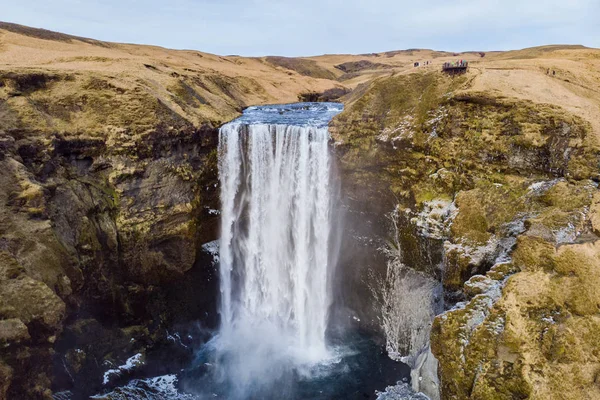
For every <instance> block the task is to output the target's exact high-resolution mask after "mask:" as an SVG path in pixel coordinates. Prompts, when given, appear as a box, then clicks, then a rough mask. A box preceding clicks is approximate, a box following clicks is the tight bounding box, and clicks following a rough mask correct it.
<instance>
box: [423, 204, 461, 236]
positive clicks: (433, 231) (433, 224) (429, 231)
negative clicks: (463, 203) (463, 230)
mask: <svg viewBox="0 0 600 400" xmlns="http://www.w3.org/2000/svg"><path fill="white" fill-rule="evenodd" d="M457 212H458V209H457V208H456V206H455V204H454V202H452V201H449V200H441V199H435V200H431V201H426V202H424V203H423V209H422V210H421V212H419V213H418V214H417V215H416V216H415V217H413V218H412V219H411V222H412V223H413V224H415V225H416V226H417V230H418V231H419V234H420V235H422V236H425V237H429V238H432V239H443V238H444V237H446V236H447V231H448V228H449V227H450V224H451V222H452V220H454V217H455V216H456V214H457Z"/></svg>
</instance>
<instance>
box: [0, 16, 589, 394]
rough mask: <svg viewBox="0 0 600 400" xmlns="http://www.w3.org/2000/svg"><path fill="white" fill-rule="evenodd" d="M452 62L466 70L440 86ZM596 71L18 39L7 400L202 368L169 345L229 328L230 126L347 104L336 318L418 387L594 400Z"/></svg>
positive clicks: (14, 39) (340, 145) (5, 176)
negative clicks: (120, 371) (380, 338)
mask: <svg viewBox="0 0 600 400" xmlns="http://www.w3.org/2000/svg"><path fill="white" fill-rule="evenodd" d="M456 57H460V58H464V59H468V60H470V62H471V64H470V65H471V67H470V71H469V72H468V73H467V74H466V75H464V76H459V77H454V78H451V77H448V76H445V75H442V73H441V72H440V71H439V69H440V67H441V65H442V64H443V62H446V61H449V60H453V59H455V58H456ZM422 60H430V61H431V63H430V65H428V66H426V67H423V68H418V69H415V68H413V63H414V61H422ZM599 64H600V52H599V51H598V50H594V49H586V48H579V47H575V48H573V47H560V46H558V47H557V46H554V47H552V46H550V47H544V48H536V49H526V50H522V51H516V52H506V53H489V54H487V55H486V56H485V57H483V58H482V57H481V55H480V54H478V53H466V54H460V55H454V54H452V53H445V52H435V51H430V50H412V51H400V52H390V53H381V54H370V55H329V56H320V57H311V58H302V59H288V58H281V57H265V58H243V57H236V56H228V57H222V56H217V55H212V54H206V53H201V52H197V51H175V50H168V49H163V48H158V47H152V46H138V45H129V44H117V43H106V42H100V41H96V40H91V39H86V38H79V37H73V36H69V35H64V34H60V33H55V32H49V31H44V30H39V29H33V28H28V27H22V26H19V25H14V24H7V23H0V185H1V187H2V188H3V190H1V191H0V294H1V295H0V342H1V344H2V348H1V350H0V354H1V356H2V357H1V361H0V398H32V399H33V398H46V399H49V398H51V394H52V390H59V389H65V388H71V387H74V382H78V386H77V388H75V389H73V390H75V391H77V390H79V391H80V392H77V393H76V394H79V395H85V394H89V393H92V392H94V391H95V390H97V389H98V388H99V387H101V385H102V381H101V376H102V373H103V372H104V371H105V370H106V369H108V368H109V367H110V366H111V365H119V364H121V363H122V362H123V361H124V360H125V359H126V358H127V357H129V356H130V355H131V354H135V353H141V354H142V355H143V357H145V358H146V357H147V358H152V357H155V358H160V357H161V351H166V352H171V354H174V353H173V352H175V351H177V352H178V353H177V354H178V356H180V357H178V358H180V359H182V360H184V359H185V358H186V357H191V356H192V355H191V354H189V353H186V352H185V350H182V347H181V346H175V347H173V346H171V344H172V343H171V341H170V340H169V339H168V337H169V332H170V330H172V329H173V327H175V326H178V324H180V323H184V322H189V321H193V320H198V319H199V320H200V322H201V324H202V325H203V327H207V328H210V327H214V324H215V322H216V319H217V317H216V312H215V301H216V298H217V290H218V289H217V287H216V286H215V285H216V278H215V276H214V274H215V270H214V265H213V262H212V255H211V254H210V251H208V250H207V247H206V244H207V243H209V242H211V241H212V240H214V239H216V237H217V224H218V215H217V213H216V212H215V210H217V209H218V208H219V204H218V193H217V190H218V187H217V184H218V182H217V170H216V168H217V165H216V161H217V160H216V145H217V140H218V138H217V129H218V127H219V126H220V125H221V124H222V123H223V122H226V121H228V120H231V119H232V118H235V117H236V116H238V115H239V113H240V111H241V110H242V109H243V108H244V107H246V106H249V105H254V104H265V103H282V102H293V101H296V100H297V99H298V98H299V96H306V95H307V94H308V95H312V94H314V93H316V94H317V97H319V96H322V95H325V93H329V95H331V94H332V93H333V94H335V96H340V95H344V97H342V98H341V99H342V101H343V102H344V103H345V104H346V111H345V112H344V113H342V114H341V115H339V116H338V117H337V118H336V119H335V120H334V121H333V123H332V127H331V130H332V134H333V137H334V141H335V151H336V154H337V156H338V158H339V164H340V170H341V174H342V177H343V191H344V195H345V206H346V208H347V210H348V221H349V222H348V227H349V229H348V232H349V234H348V237H346V238H345V244H344V245H345V246H347V247H346V248H347V249H353V250H354V251H346V252H344V257H343V259H342V260H341V265H342V266H343V267H344V268H345V269H346V270H347V271H353V273H352V274H350V273H347V274H346V275H345V276H346V278H345V279H346V280H347V282H346V283H347V285H346V286H345V287H346V289H345V291H344V292H343V293H340V299H341V300H340V301H341V302H342V303H344V304H345V305H349V306H352V307H354V308H356V309H357V310H359V312H362V313H363V314H364V315H361V317H363V318H364V319H363V323H364V325H365V327H367V328H369V329H375V330H381V331H383V332H384V333H385V334H386V335H388V349H389V350H390V351H391V352H395V355H396V356H398V357H404V358H403V359H404V360H405V361H407V362H408V363H409V364H411V366H412V367H413V368H414V369H415V371H416V375H415V377H417V378H418V377H419V376H421V377H425V379H424V381H427V382H429V383H428V385H429V386H428V387H425V383H423V386H422V387H421V388H420V389H423V390H430V391H435V390H436V389H437V387H436V385H440V387H441V393H442V397H443V398H496V397H493V396H494V393H496V392H497V393H501V394H502V395H503V396H505V397H506V398H517V397H518V396H523V397H525V398H526V397H527V396H530V397H533V398H549V397H552V396H555V395H556V396H559V395H561V396H562V395H564V396H567V397H565V398H569V397H568V396H571V398H586V396H587V398H593V397H594V396H597V395H598V390H600V389H598V388H599V386H598V384H597V380H598V378H597V376H598V374H599V373H600V364H599V360H598V358H597V356H598V354H597V349H598V343H596V342H595V339H594V338H595V336H594V335H593V332H594V331H595V330H596V329H597V324H598V321H597V319H598V318H597V316H598V309H597V307H596V306H597V303H598V300H597V299H596V297H597V295H596V292H597V291H596V290H595V286H594V285H596V283H595V282H596V281H597V278H598V277H597V275H598V271H599V269H598V246H597V238H598V237H597V234H598V233H599V232H598V226H597V225H598V220H599V218H600V215H598V213H599V212H600V207H598V204H597V203H598V195H597V183H598V179H599V176H598V165H599V161H600V160H599V151H598V149H599V147H598V137H599V135H600V126H599V125H598V124H599V121H600V116H599V115H598V114H599V110H600V108H599V105H600V88H599V87H600V73H599V72H598V71H600V68H598V67H599V66H600V65H599ZM548 69H549V70H550V73H548V72H549V71H548ZM552 71H554V72H555V73H554V74H552ZM347 92H349V93H348V94H345V93H347ZM329 95H328V96H329ZM334 98H335V97H334ZM365 235H372V237H373V238H374V240H373V241H368V240H367V241H365V240H363V239H361V238H363V237H365ZM382 247H385V248H386V249H387V250H386V251H384V252H381V251H380V250H379V249H380V248H382ZM390 266H391V267H390ZM389 271H396V272H394V273H393V274H392V275H389V274H390V272H389ZM354 272H355V273H354ZM391 277H394V279H391ZM361 282H363V283H364V282H370V283H371V286H378V285H379V286H378V287H377V288H376V290H375V293H374V298H375V299H376V301H373V300H372V293H371V291H370V290H369V289H368V288H365V285H364V284H362V285H361ZM382 282H383V283H382ZM382 288H383V289H382ZM398 290H400V291H402V290H406V291H408V292H409V293H412V294H413V295H414V298H420V299H421V300H422V301H415V302H409V303H408V304H407V303H406V302H403V301H404V300H402V299H400V300H398V299H399V297H398V296H397V293H398ZM382 300H383V301H384V302H385V301H387V303H386V304H388V305H390V307H389V308H388V309H389V310H391V311H393V312H392V313H391V314H390V313H388V314H386V311H385V309H384V310H383V311H382V309H381V307H380V305H381V304H380V303H381V301H382ZM398 310H400V311H402V310H409V311H410V312H411V314H410V315H406V314H403V313H402V312H398ZM415 310H420V311H419V312H415V313H413V311H415ZM440 313H441V314H440ZM438 314H440V315H438ZM436 315H438V316H437V317H436V318H435V322H433V328H432V320H433V318H434V317H435V316H436ZM381 321H388V323H387V328H386V326H382V324H381ZM407 321H408V322H407ZM401 324H402V326H410V327H411V329H407V330H406V331H403V332H399V333H397V334H395V335H394V336H391V335H389V333H390V332H391V331H390V326H391V328H392V331H393V330H397V327H398V326H400V325H401ZM384 325H385V324H384ZM430 331H431V350H432V352H433V354H434V355H435V356H436V357H437V360H439V377H440V382H437V381H436V376H437V373H435V372H433V373H432V372H431V370H432V368H433V369H435V368H434V367H432V366H431V364H435V363H436V361H435V359H434V358H433V356H430V353H429V351H428V347H429V345H428V343H429V335H430V333H429V332H430ZM194 340H196V339H194ZM198 340H200V338H198ZM161 349H162V350H161ZM165 349H166V350H165ZM423 357H426V358H427V357H429V358H428V360H429V361H428V362H425V361H424V359H423ZM423 365H427V366H428V367H427V368H421V367H422V366H423ZM434 366H435V365H434ZM426 370H427V371H429V372H427V371H426ZM419 374H420V375H419ZM557 374H560V375H561V378H557ZM415 381H418V379H416V380H415ZM486 396H487V397H486ZM511 396H512V397H511ZM577 396H579V397H577ZM556 398H560V396H559V397H556Z"/></svg>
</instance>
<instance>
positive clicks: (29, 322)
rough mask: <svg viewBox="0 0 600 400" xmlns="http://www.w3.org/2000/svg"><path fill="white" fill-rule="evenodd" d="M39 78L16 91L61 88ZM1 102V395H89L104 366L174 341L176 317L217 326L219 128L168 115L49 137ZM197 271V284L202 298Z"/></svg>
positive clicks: (25, 92)
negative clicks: (213, 245) (207, 248)
mask: <svg viewBox="0 0 600 400" xmlns="http://www.w3.org/2000/svg"><path fill="white" fill-rule="evenodd" d="M19 76H20V75H19ZM63 78H64V77H57V78H56V81H57V82H65V81H64V80H63ZM4 79H9V80H10V79H11V78H6V77H4ZM15 79H16V78H15ZM32 79H33V78H32ZM13 80H14V79H13ZM42 80H43V85H37V86H36V85H33V84H27V87H26V90H25V89H22V90H20V93H19V96H28V97H32V98H33V97H34V96H35V95H36V94H35V93H37V92H38V91H44V90H47V89H48V88H49V87H52V85H54V84H55V83H54V81H53V80H48V79H42ZM17 81H18V79H17ZM17 81H15V82H17ZM11 82H12V81H11ZM18 82H20V81H18ZM18 82H17V83H18ZM66 82H67V83H60V84H61V85H63V84H68V82H69V81H68V80H67V81H66ZM94 82H95V84H96V85H97V86H98V85H100V86H98V87H99V88H101V89H98V90H105V89H106V90H109V91H110V90H111V89H110V88H111V86H110V85H108V83H107V85H108V86H106V85H105V86H103V85H101V84H100V83H99V80H98V79H96V80H95V81H94ZM13 86H14V85H12V86H11V85H5V86H4V90H9V89H10V88H11V87H13ZM15 87H16V86H15ZM6 88H8V89H6ZM11 90H12V89H11ZM94 90H96V89H94ZM46 96H47V95H46ZM140 98H144V96H143V95H142V94H140ZM146 99H148V98H147V97H146ZM58 103H61V102H60V101H58ZM7 104H8V103H6V102H4V101H3V100H1V99H0V107H4V108H3V110H4V111H3V113H4V114H2V115H1V116H2V117H3V120H7V119H8V120H11V118H13V120H14V125H12V126H11V125H10V124H5V125H4V126H3V128H2V129H1V130H0V143H1V144H2V145H1V146H0V186H1V187H2V188H3V190H2V191H0V341H2V343H3V345H2V349H1V350H0V353H1V354H2V362H3V364H2V366H1V367H0V373H1V374H2V376H3V377H4V378H6V379H2V382H3V384H2V386H1V387H0V393H3V394H5V396H8V398H50V395H51V390H50V389H51V387H53V388H54V389H69V388H71V389H73V390H74V392H75V393H76V394H78V395H81V396H84V395H86V394H90V393H91V392H93V391H94V390H97V388H98V387H100V386H101V385H102V382H101V376H102V373H103V370H104V369H109V368H110V364H111V363H112V364H115V365H119V364H118V363H121V362H123V361H124V360H125V359H127V358H128V357H129V356H131V355H132V354H135V353H137V352H143V353H146V352H147V351H152V349H153V348H155V347H157V346H159V347H160V346H161V343H163V345H168V344H169V343H168V340H167V339H166V338H167V331H168V329H171V327H173V326H174V325H175V324H177V323H180V322H183V321H189V320H198V321H201V323H202V324H205V326H206V327H210V326H214V324H215V322H216V315H215V312H214V310H215V304H216V297H217V296H216V285H217V284H218V283H217V281H216V279H214V272H215V271H214V266H213V264H212V261H211V256H210V255H207V254H204V253H203V251H202V245H203V244H204V243H206V242H209V241H211V240H214V239H215V238H216V228H217V223H218V222H217V221H218V220H217V216H216V215H215V214H214V213H212V212H210V211H211V210H213V209H216V208H218V193H217V189H218V188H217V187H216V184H217V166H216V146H217V141H218V135H217V129H215V128H213V127H212V126H210V125H204V126H200V127H194V126H193V125H192V124H191V123H189V122H187V121H186V120H184V119H182V118H181V117H179V116H177V115H176V114H169V113H167V112H165V113H163V115H162V116H161V114H160V113H158V114H155V116H157V119H156V121H157V122H158V123H157V124H154V123H153V122H155V121H151V120H148V119H144V118H140V119H138V120H136V121H135V122H133V121H132V124H131V125H129V126H127V127H124V128H122V129H121V128H119V129H117V128H115V127H114V126H113V127H112V128H111V127H108V128H107V129H109V131H110V132H112V133H110V132H109V134H107V135H104V134H95V133H94V132H90V130H89V129H88V130H83V131H80V132H77V131H67V132H61V133H55V134H53V135H48V133H47V132H45V131H46V130H47V129H49V128H48V127H44V130H43V131H37V130H35V129H27V128H26V127H27V125H28V124H27V122H26V121H25V120H24V118H25V115H26V114H27V109H26V108H15V104H16V103H15V102H11V103H10V105H8V107H7ZM36 104H37V103H36ZM61 104H63V103H61ZM48 106H49V107H50V109H49V110H48V113H49V114H50V115H51V117H50V118H49V119H50V120H51V119H52V118H60V115H59V114H57V113H56V110H54V109H53V108H52V107H54V106H57V107H58V105H56V104H53V103H48ZM159 108H160V106H159ZM121 111H123V110H119V111H117V110H115V111H114V112H115V114H117V113H120V112H121ZM73 112H75V111H73ZM118 115H119V116H124V114H118ZM119 116H115V120H118V118H120V117H119ZM32 121H36V120H32ZM125 122H126V121H125ZM100 129H103V128H100ZM191 279H198V282H201V283H200V284H199V286H198V287H197V288H196V289H197V290H199V292H198V293H199V294H198V295H196V296H193V295H191V291H190V288H189V286H190V285H192V284H193V283H192V282H191V281H190V280H191ZM182 293H187V294H188V295H187V296H185V295H183V294H182ZM175 304H177V306H178V307H177V308H178V309H180V310H181V312H180V313H173V312H172V309H173V308H174V305H175ZM185 357H189V355H185V354H184V355H183V358H185ZM104 361H105V362H106V363H104ZM75 382H79V386H77V387H74V386H73V384H74V383H75ZM0 397H2V396H0Z"/></svg>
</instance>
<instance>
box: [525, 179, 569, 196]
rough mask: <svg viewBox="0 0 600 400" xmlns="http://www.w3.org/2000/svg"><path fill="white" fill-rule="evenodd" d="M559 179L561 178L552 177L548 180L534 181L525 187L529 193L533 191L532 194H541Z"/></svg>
mask: <svg viewBox="0 0 600 400" xmlns="http://www.w3.org/2000/svg"><path fill="white" fill-rule="evenodd" d="M561 180H562V179H560V178H557V179H552V180H549V181H540V182H535V183H532V184H531V185H529V187H528V188H527V190H528V191H529V193H533V194H536V195H541V194H544V192H546V191H547V190H548V189H550V188H551V187H552V186H554V185H556V184H557V183H558V182H560V181H561Z"/></svg>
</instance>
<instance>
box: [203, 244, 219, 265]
mask: <svg viewBox="0 0 600 400" xmlns="http://www.w3.org/2000/svg"><path fill="white" fill-rule="evenodd" d="M202 250H203V251H205V252H206V253H208V254H210V255H211V256H213V262H214V263H215V264H216V263H218V262H219V241H218V240H213V241H212V242H208V243H205V244H203V245H202Z"/></svg>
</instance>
